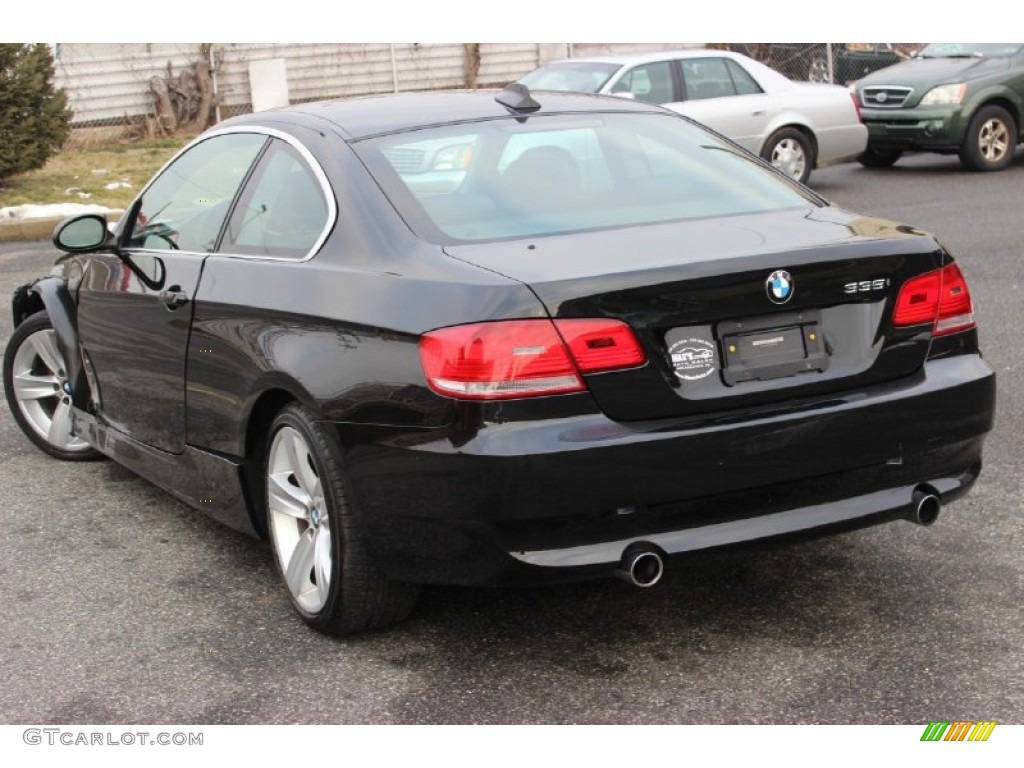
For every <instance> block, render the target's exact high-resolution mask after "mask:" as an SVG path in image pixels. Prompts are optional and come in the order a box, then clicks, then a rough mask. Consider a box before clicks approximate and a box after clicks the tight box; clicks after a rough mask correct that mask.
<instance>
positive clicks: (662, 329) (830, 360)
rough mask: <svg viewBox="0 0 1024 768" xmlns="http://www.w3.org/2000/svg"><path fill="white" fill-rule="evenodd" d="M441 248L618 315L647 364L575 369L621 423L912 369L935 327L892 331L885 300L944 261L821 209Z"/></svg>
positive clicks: (935, 249) (562, 306) (584, 314)
mask: <svg viewBox="0 0 1024 768" xmlns="http://www.w3.org/2000/svg"><path fill="white" fill-rule="evenodd" d="M445 251H446V252H447V253H448V254H449V255H450V256H452V257H454V258H457V259H460V260H462V261H465V262H468V263H471V264H475V265H477V266H479V267H482V268H484V269H488V270H491V271H494V272H497V273H500V274H502V275H504V276H506V277H510V278H512V279H515V280H519V281H521V282H523V283H525V284H526V285H528V286H529V287H530V288H531V289H532V290H533V291H534V293H535V294H536V295H537V297H538V298H539V299H540V300H541V302H543V304H544V306H545V308H546V309H547V311H548V313H549V314H550V315H551V316H552V317H554V318H588V317H595V318H602V317H610V318H616V319H619V320H622V321H624V322H626V323H628V324H629V325H630V326H631V327H632V328H633V330H634V332H635V333H636V335H637V338H638V339H639V340H640V343H641V344H642V345H643V347H644V350H645V352H646V354H647V358H648V362H647V364H646V365H644V366H642V367H639V368H635V369H630V370H624V371H614V372H610V373H602V374H596V375H589V376H587V377H586V380H587V386H588V387H589V389H590V391H591V392H592V394H593V396H594V397H595V399H596V400H597V403H598V405H599V407H600V408H601V409H602V410H603V411H604V412H605V413H606V414H607V415H608V416H609V417H611V418H613V419H617V420H639V419H659V418H670V417H679V416H687V415H698V414H708V413H714V412H720V411H726V410H733V409H740V408H749V407H759V406H764V405H770V404H773V403H778V402H781V401H787V402H789V401H791V400H792V399H793V398H799V397H804V396H807V397H812V396H818V395H821V394H823V393H828V392H837V391H843V390H848V389H852V388H856V387H863V386H870V385H872V384H877V383H881V382H884V381H890V380H894V379H897V378H900V377H903V376H909V375H911V374H913V373H914V372H915V371H917V370H919V369H920V368H921V366H922V364H923V362H924V360H925V357H926V356H927V354H928V349H929V345H930V334H929V333H927V332H923V331H922V328H921V327H913V328H894V327H893V324H892V320H891V317H892V310H893V304H894V302H895V299H896V295H897V293H898V292H899V289H900V286H901V285H902V284H903V283H904V282H905V281H906V280H907V279H908V278H910V277H913V276H915V275H918V274H921V273H923V272H927V271H929V270H932V269H936V268H938V267H939V266H941V265H942V261H943V258H944V252H943V250H942V248H941V246H940V245H939V244H938V243H937V242H936V241H935V240H934V238H932V237H931V236H929V235H926V234H924V233H921V232H919V231H917V230H914V229H913V228H910V227H906V226H902V225H898V224H894V223H892V222H889V221H885V220H882V219H876V218H871V217H864V216H855V215H852V214H849V213H846V212H844V211H842V210H839V209H837V208H832V207H826V208H807V209H799V210H789V211H781V212H772V213H765V214H755V215H740V216H731V217H718V218H714V219H706V220H697V221H686V222H678V223H671V224H656V225H648V226H638V227H630V228H622V229H613V230H605V231H599V232H587V233H575V234H572V235H560V236H550V237H539V238H532V239H529V240H515V241H502V242H491V243H477V244H467V245H450V246H447V247H446V248H445ZM769 278H772V280H771V284H769Z"/></svg>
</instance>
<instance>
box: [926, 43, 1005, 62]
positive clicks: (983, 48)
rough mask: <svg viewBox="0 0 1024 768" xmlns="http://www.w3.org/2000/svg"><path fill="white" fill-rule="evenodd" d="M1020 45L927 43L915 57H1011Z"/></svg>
mask: <svg viewBox="0 0 1024 768" xmlns="http://www.w3.org/2000/svg"><path fill="white" fill-rule="evenodd" d="M1020 48H1021V44H1020V43H929V44H928V45H926V46H925V47H924V48H922V49H921V52H920V53H918V54H917V55H918V56H920V57H921V58H922V59H960V58H963V59H970V58H984V57H986V56H1013V55H1014V54H1015V53H1017V51H1019V50H1020Z"/></svg>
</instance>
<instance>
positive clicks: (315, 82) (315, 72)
mask: <svg viewBox="0 0 1024 768" xmlns="http://www.w3.org/2000/svg"><path fill="white" fill-rule="evenodd" d="M692 47H699V46H695V45H694V44H692V43H689V44H688V43H448V44H441V43H366V44H349V43H345V44H320V43H318V44H284V43H274V44H260V43H207V44H202V45H199V44H194V43H189V44H184V43H114V44H96V43H88V44H85V43H81V44H80V43H64V44H57V45H55V47H54V54H55V69H56V78H55V79H56V84H57V85H59V86H60V87H63V88H64V89H65V90H66V91H67V93H68V96H69V101H70V105H71V108H72V109H73V111H74V113H75V116H74V120H73V126H74V128H75V130H74V131H73V136H72V139H71V140H70V142H69V146H71V147H72V148H74V147H82V146H88V145H91V144H94V143H104V142H107V141H110V140H116V139H119V138H124V137H125V136H126V135H127V136H129V137H135V138H137V137H140V136H143V135H147V134H148V135H153V132H154V129H162V128H166V125H165V122H166V115H164V114H162V113H163V112H165V111H166V109H167V104H168V103H171V102H173V103H174V104H179V103H181V102H183V101H187V100H189V99H192V100H193V102H195V103H194V104H193V105H192V106H193V107H195V105H196V103H201V96H202V93H201V91H202V89H201V88H200V87H199V86H200V85H202V83H199V84H197V83H196V82H195V76H194V72H195V71H196V70H195V68H196V66H197V64H200V65H205V66H206V67H208V72H209V84H208V86H207V87H208V88H209V89H210V90H212V94H210V95H211V97H212V104H213V107H212V110H213V112H214V113H215V114H214V117H215V119H216V120H221V119H224V118H227V117H231V116H233V115H238V114H244V113H247V112H250V111H253V110H254V109H258V108H265V106H266V104H265V103H264V104H261V103H260V95H259V94H260V91H261V89H262V90H266V88H265V87H264V86H265V85H266V83H265V82H264V81H265V80H266V79H267V78H269V80H270V81H271V82H272V85H273V86H274V88H272V89H271V90H274V89H275V88H276V91H275V98H276V99H277V102H276V103H277V104H280V103H285V104H287V103H291V104H295V103H300V102H305V101H314V100H318V99H326V98H345V97H351V96H364V95H372V94H379V93H390V92H399V91H419V90H436V89H458V88H480V87H494V86H502V85H505V84H507V83H509V82H511V81H513V80H515V79H517V78H519V77H521V76H522V75H524V74H526V73H527V72H529V71H531V70H532V69H534V68H536V67H537V66H539V65H540V64H543V63H545V62H546V61H550V60H552V59H558V58H565V57H572V56H577V57H578V56H588V55H621V54H630V53H642V52H653V51H659V50H672V49H679V48H692ZM709 47H714V48H719V49H728V50H733V51H737V52H740V53H744V54H746V55H748V56H751V57H752V58H755V59H758V60H759V61H762V62H764V63H765V64H767V65H768V66H770V67H772V68H774V69H776V70H778V71H780V72H782V73H783V74H785V75H786V76H787V77H789V78H791V79H793V80H809V81H813V82H832V83H840V84H846V83H848V82H851V81H853V80H855V79H857V78H859V77H863V76H864V75H865V74H867V73H868V72H870V71H874V70H875V69H880V68H881V67H883V66H889V65H890V64H893V63H896V62H897V61H900V60H902V59H903V58H906V57H907V56H908V55H909V54H910V53H911V52H912V51H913V50H914V49H915V48H917V47H919V46H918V44H912V43H831V44H830V43H743V44H713V45H711V46H709ZM268 72H269V73H270V74H269V75H268V74H267V73H268ZM275 73H276V79H275ZM190 89H191V90H190ZM197 89H198V90H197ZM161 91H163V92H164V93H165V96H166V98H167V101H164V102H163V106H161V100H160V96H159V93H160V92H161Z"/></svg>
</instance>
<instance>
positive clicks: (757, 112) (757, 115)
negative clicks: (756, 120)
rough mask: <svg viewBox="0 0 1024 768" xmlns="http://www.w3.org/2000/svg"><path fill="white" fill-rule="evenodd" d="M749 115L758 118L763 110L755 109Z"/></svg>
mask: <svg viewBox="0 0 1024 768" xmlns="http://www.w3.org/2000/svg"><path fill="white" fill-rule="evenodd" d="M750 114H751V115H753V116H754V117H760V116H761V115H763V114H764V110H763V109H755V110H754V111H753V112H751V113H750Z"/></svg>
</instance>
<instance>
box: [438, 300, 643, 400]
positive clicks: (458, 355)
mask: <svg viewBox="0 0 1024 768" xmlns="http://www.w3.org/2000/svg"><path fill="white" fill-rule="evenodd" d="M645 361H646V356H645V355H644V352H643V349H641V347H640V343H639V342H638V341H637V340H636V336H634V335H633V331H632V330H631V329H630V327H629V326H628V325H626V324H625V323H623V322H620V321H618V320H555V321H551V320H505V321H500V322H493V323H475V324H473V325H457V326H452V327H450V328H440V329H438V330H436V331H430V332H429V333H425V334H424V335H423V336H422V337H421V338H420V362H421V363H422V365H423V372H424V374H425V375H426V378H427V383H428V384H429V385H430V388H431V389H433V390H434V391H435V392H437V393H438V394H441V395H446V396H448V397H454V398H458V399H460V400H500V399H507V398H513V397H536V396H538V395H556V394H564V393H568V392H579V391H580V390H583V389H585V388H586V387H585V385H584V384H583V379H582V378H581V376H580V374H584V373H598V372H601V371H611V370H617V369H621V368H635V367H636V366H638V365H642V364H643V363H644V362H645Z"/></svg>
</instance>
